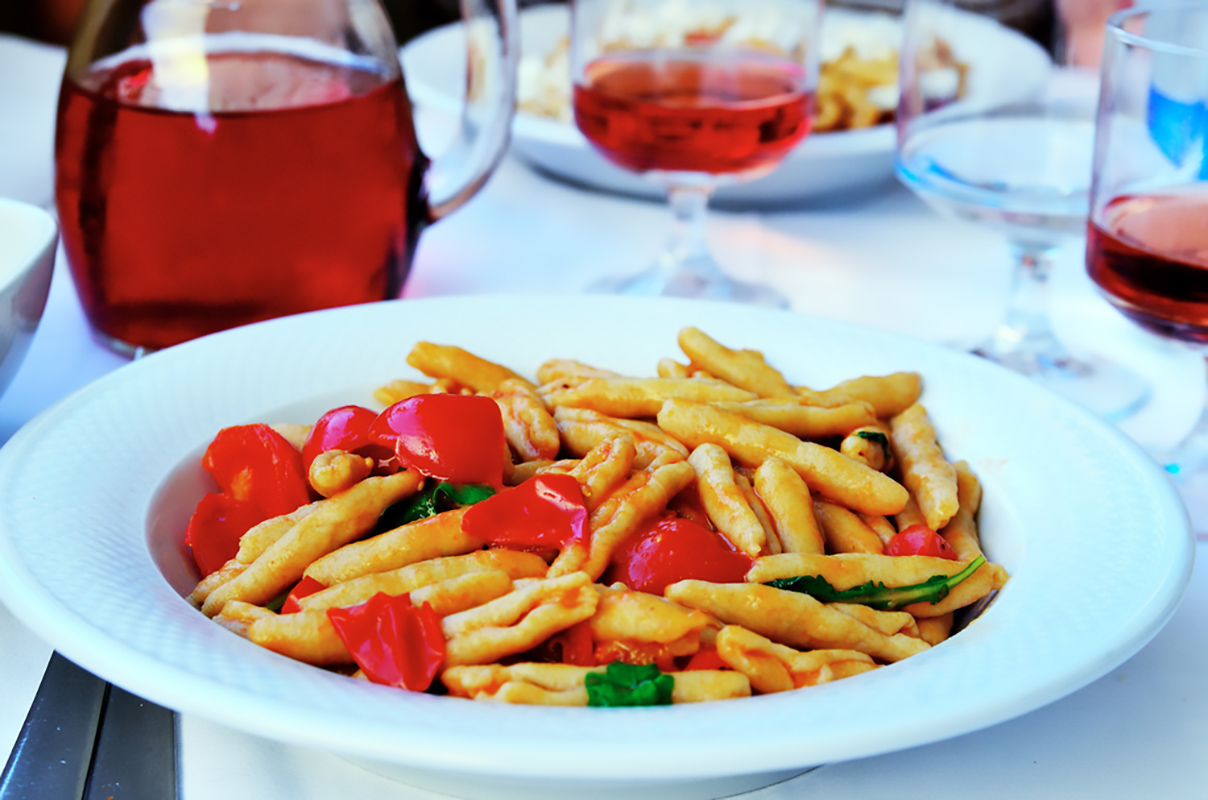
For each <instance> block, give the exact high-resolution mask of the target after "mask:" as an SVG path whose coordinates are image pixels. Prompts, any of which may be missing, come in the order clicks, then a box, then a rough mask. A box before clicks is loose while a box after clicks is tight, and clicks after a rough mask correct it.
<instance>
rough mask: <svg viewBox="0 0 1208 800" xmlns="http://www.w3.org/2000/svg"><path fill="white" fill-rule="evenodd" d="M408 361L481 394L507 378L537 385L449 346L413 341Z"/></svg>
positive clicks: (422, 370) (494, 364)
mask: <svg viewBox="0 0 1208 800" xmlns="http://www.w3.org/2000/svg"><path fill="white" fill-rule="evenodd" d="M407 363H408V364H410V365H411V366H413V367H415V368H416V369H418V370H419V371H420V372H422V373H424V374H425V375H427V376H428V377H429V378H438V379H440V378H443V379H446V380H453V381H457V382H458V383H460V384H462V385H464V386H468V387H470V388H471V389H473V390H474V391H476V392H479V393H482V394H490V393H491V392H494V391H495V390H497V389H498V388H499V385H500V384H501V383H503V382H504V381H506V380H509V379H512V380H517V381H520V382H522V383H524V384H527V385H528V386H529V387H530V388H534V389H535V388H536V387H535V386H533V385H532V383H530V382H529V381H526V380H525V379H524V378H522V377H521V376H520V375H517V374H516V373H515V372H512V371H511V370H510V369H508V368H507V367H504V366H501V365H499V364H496V363H495V362H493V361H487V360H486V359H485V358H480V357H478V356H476V355H474V354H473V353H471V352H469V351H467V350H463V349H462V348H460V347H454V346H452V345H443V344H433V343H431V342H416V343H415V346H414V347H412V348H411V352H410V353H408V354H407Z"/></svg>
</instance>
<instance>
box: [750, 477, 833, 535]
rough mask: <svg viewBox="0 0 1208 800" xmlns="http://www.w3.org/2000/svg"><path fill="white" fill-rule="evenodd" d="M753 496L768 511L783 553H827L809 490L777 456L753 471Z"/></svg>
mask: <svg viewBox="0 0 1208 800" xmlns="http://www.w3.org/2000/svg"><path fill="white" fill-rule="evenodd" d="M755 493H756V494H758V495H759V497H760V499H761V500H763V504H764V506H765V507H766V508H767V510H768V515H769V516H770V517H771V519H772V525H773V526H774V527H775V529H776V538H777V539H778V540H779V542H780V547H781V550H782V551H783V552H785V553H817V554H819V555H820V554H822V553H824V552H826V547H825V543H824V539H823V536H822V528H821V526H820V525H819V524H818V518H817V517H816V516H815V514H814V504H813V501H812V500H811V499H810V490H809V487H808V486H806V485H805V481H804V480H802V479H801V476H800V475H798V474H797V473H796V471H794V470H793V468H792V467H790V466H789V465H788V464H786V463H785V462H784V461H782V460H781V459H779V458H776V457H772V458H768V459H767V460H765V461H764V462H763V463H762V464H760V465H759V469H757V470H755Z"/></svg>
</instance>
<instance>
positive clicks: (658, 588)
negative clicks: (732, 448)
mask: <svg viewBox="0 0 1208 800" xmlns="http://www.w3.org/2000/svg"><path fill="white" fill-rule="evenodd" d="M752 563H753V562H752V560H751V558H750V557H748V556H747V555H746V554H744V553H741V552H739V551H738V550H737V549H735V547H734V546H733V545H732V544H730V542H728V541H727V540H726V538H725V537H724V536H722V535H721V534H719V533H714V532H713V531H711V530H709V529H708V528H705V527H703V526H702V525H699V524H697V523H695V522H692V521H691V520H687V519H683V518H681V517H659V518H655V519H654V520H652V521H651V522H650V523H648V524H647V525H646V526H645V527H643V528H641V529H639V530H638V531H637V532H636V533H634V534H633V535H632V536H630V537H629V538H628V539H626V540H625V541H624V542H623V543H622V544H621V546H620V547H619V548H618V549H617V552H616V553H615V554H614V555H613V559H612V564H610V565H609V567H608V570H607V571H606V572H605V575H604V579H603V581H602V582H603V583H611V582H613V581H621V582H622V583H624V584H625V585H626V586H628V587H629V588H631V589H636V590H638V591H640V592H650V593H651V594H657V595H661V594H662V593H663V589H665V588H667V586H668V585H670V584H672V583H675V582H676V581H682V580H687V579H689V578H695V579H698V580H705V581H712V582H714V583H738V582H741V581H742V580H743V579H744V578H745V577H746V574H747V571H748V570H749V569H750V568H751V564H752Z"/></svg>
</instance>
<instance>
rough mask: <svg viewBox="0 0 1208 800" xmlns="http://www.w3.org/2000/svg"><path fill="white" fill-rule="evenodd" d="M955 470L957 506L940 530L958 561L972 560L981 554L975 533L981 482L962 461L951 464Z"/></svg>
mask: <svg viewBox="0 0 1208 800" xmlns="http://www.w3.org/2000/svg"><path fill="white" fill-rule="evenodd" d="M953 467H954V469H955V470H956V495H957V500H958V501H959V507H958V508H957V510H956V514H954V515H953V517H952V519H950V520H949V521H948V524H947V525H945V526H944V527H943V528H942V529H941V530H940V531H939V534H940V536H943V537H944V541H946V542H948V544H950V545H952V551H953V552H954V553H955V554H956V557H957V559H959V560H960V561H972V560H973V559H975V558H977V557H978V556H980V555H983V553H982V549H981V541H980V538H979V536H978V533H977V521H976V520H977V510H978V508H980V506H981V484H979V483H978V482H977V476H975V475H974V474H973V471H972V470H971V469H969V465H968V464H967V463H965V462H964V461H958V462H956V463H955V464H954V465H953Z"/></svg>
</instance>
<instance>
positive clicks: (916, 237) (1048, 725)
mask: <svg viewBox="0 0 1208 800" xmlns="http://www.w3.org/2000/svg"><path fill="white" fill-rule="evenodd" d="M62 63H63V54H62V52H61V51H59V50H56V49H54V48H47V47H44V46H40V45H34V44H32V43H29V42H24V41H22V40H18V39H13V38H10V37H2V36H0V196H10V197H16V198H18V199H23V200H27V201H29V202H34V203H38V204H45V203H48V202H49V200H50V180H51V174H52V168H51V163H50V159H51V137H52V133H53V117H54V105H55V95H56V93H57V84H58V75H59V74H60V73H59V71H60V70H61V69H62ZM437 127H439V126H438V125H437V126H434V127H433V128H432V130H433V131H435V130H436V128H437ZM424 132H425V134H428V131H427V130H425V131H424ZM430 135H431V136H435V135H437V134H436V133H432V134H430ZM669 221H670V217H669V214H668V212H667V211H666V210H665V209H664V208H662V207H661V206H659V205H658V204H654V203H646V202H640V201H633V200H627V199H623V198H618V197H612V196H606V195H601V194H596V193H592V192H588V191H585V190H582V189H578V188H573V187H570V186H566V185H563V184H559V183H555V182H553V181H550V180H549V179H547V178H544V177H542V176H539V175H537V174H535V173H533V172H531V171H530V170H528V169H527V168H526V167H525V166H524V165H522V164H520V163H518V162H517V161H515V160H511V159H509V160H506V161H505V162H504V163H503V164H502V166H501V168H500V169H499V171H498V172H497V173H496V175H495V177H494V178H493V179H492V180H491V182H490V183H489V184H488V185H487V187H486V188H485V190H484V191H483V192H482V193H481V194H480V195H479V196H478V197H477V198H475V199H474V200H473V201H472V202H471V203H470V204H469V205H468V206H467V207H465V208H463V209H462V210H461V211H459V212H458V213H457V214H456V215H454V216H453V217H451V218H450V219H448V220H446V221H444V222H442V223H440V224H438V225H436V226H435V227H433V228H432V229H431V230H429V231H428V232H427V233H426V234H425V235H424V237H423V239H422V240H421V244H420V247H419V250H418V253H417V256H416V260H415V266H414V270H413V273H412V276H411V279H410V281H409V282H408V285H407V288H406V292H405V295H406V296H408V297H419V296H427V295H437V294H456V293H469V292H487V293H498V294H500V302H501V303H507V302H513V301H512V300H511V299H510V298H509V297H508V296H507V295H508V294H510V293H515V292H523V291H525V290H528V289H541V290H545V291H554V292H566V293H572V292H577V291H581V290H582V289H583V288H584V287H585V286H587V285H588V284H589V283H591V282H592V281H594V280H596V279H598V278H600V277H603V276H605V275H610V274H616V273H621V272H632V271H636V270H637V269H639V268H640V267H642V266H643V265H644V264H646V263H647V262H648V261H650V259H651V258H652V256H653V253H654V252H655V250H656V249H657V247H658V246H659V244H660V242H661V239H662V237H663V235H664V233H665V231H666V228H667V226H668V224H669ZM710 238H711V242H712V245H713V247H714V249H715V253H716V255H717V257H718V259H719V261H720V262H721V263H722V264H723V265H724V266H725V268H726V269H728V270H729V271H732V272H733V273H735V274H736V275H741V276H742V277H744V278H746V279H748V280H756V281H766V282H768V283H770V284H772V285H774V286H776V287H777V288H778V289H780V290H781V291H782V292H784V293H785V294H786V295H788V296H789V297H790V298H791V300H792V307H793V309H794V310H795V311H799V312H803V313H809V314H817V315H821V316H827V317H833V318H839V319H846V320H852V321H858V322H862V323H866V324H869V325H873V326H877V327H881V328H885V329H888V330H892V331H896V332H900V333H903V334H906V335H911V336H915V337H919V338H923V339H928V340H931V341H937V342H948V343H952V344H954V345H956V346H969V345H971V344H973V343H975V342H977V341H978V340H979V339H981V338H982V337H984V336H985V335H987V334H988V333H989V331H990V330H991V329H992V328H993V327H994V324H995V323H996V321H997V320H998V319H999V317H1000V316H1001V313H1002V310H1003V304H1004V300H1005V296H1006V288H1007V284H1008V280H1009V258H1008V255H1007V249H1006V245H1005V243H1004V242H1003V241H1002V239H1001V238H999V237H998V236H997V235H996V234H994V233H992V232H988V231H983V230H979V229H977V228H974V227H970V226H966V225H963V224H961V223H957V222H951V221H948V220H944V219H941V218H939V217H937V216H936V215H935V214H933V213H932V212H931V211H929V210H928V209H927V208H925V207H924V206H923V205H922V204H921V203H920V202H919V201H917V200H916V199H915V198H914V197H913V196H911V195H910V194H909V193H908V192H906V191H905V190H903V189H901V188H900V187H898V186H896V185H895V184H893V183H892V182H887V183H886V184H885V186H884V188H883V190H882V191H878V192H876V193H873V194H870V195H868V196H866V197H864V198H862V199H857V200H852V201H848V202H846V203H845V204H843V205H838V206H831V207H825V206H820V207H815V208H801V209H795V210H780V211H775V212H748V213H724V214H723V213H718V214H715V215H714V216H713V218H712V219H711V220H710ZM1080 253H1081V243H1080V242H1072V243H1071V244H1070V246H1069V247H1068V248H1067V249H1066V250H1065V251H1064V252H1063V254H1062V257H1061V260H1060V263H1059V267H1058V270H1057V274H1056V276H1055V278H1054V282H1053V283H1054V285H1053V295H1054V296H1053V316H1054V320H1055V323H1056V326H1057V330H1058V333H1059V335H1061V336H1062V337H1063V338H1064V339H1065V340H1066V341H1067V343H1068V344H1069V345H1070V346H1071V347H1072V348H1074V349H1076V350H1082V351H1086V352H1092V353H1095V352H1097V353H1102V354H1105V355H1110V357H1111V358H1114V359H1117V360H1119V361H1122V362H1124V363H1126V364H1127V365H1128V366H1130V367H1132V368H1133V369H1135V370H1137V371H1138V372H1140V373H1141V374H1142V375H1144V376H1145V377H1146V378H1147V379H1149V380H1150V381H1151V383H1152V385H1153V397H1152V400H1151V402H1150V404H1149V405H1148V406H1147V407H1146V408H1145V409H1144V410H1143V411H1142V412H1141V413H1139V414H1137V415H1136V416H1135V417H1133V418H1131V419H1129V420H1127V421H1126V422H1125V423H1123V424H1122V427H1123V428H1124V429H1125V431H1126V432H1128V433H1129V434H1130V435H1132V436H1133V437H1134V438H1135V439H1137V440H1138V441H1139V442H1141V443H1142V444H1144V445H1148V446H1161V445H1168V444H1171V443H1173V442H1174V441H1176V440H1177V439H1179V438H1180V437H1181V436H1182V435H1183V434H1184V433H1186V431H1187V430H1188V429H1189V428H1190V426H1191V425H1192V423H1193V422H1194V419H1195V417H1196V414H1197V413H1198V410H1199V407H1200V404H1201V403H1202V401H1203V395H1204V387H1203V371H1202V367H1201V365H1200V364H1199V362H1198V359H1196V358H1195V357H1194V356H1192V355H1191V354H1189V353H1186V352H1183V351H1181V350H1179V349H1178V348H1176V347H1174V346H1171V345H1168V344H1166V343H1164V342H1160V341H1157V340H1155V339H1153V338H1151V337H1148V336H1146V335H1145V334H1142V333H1141V332H1139V331H1138V330H1136V329H1134V328H1133V327H1132V326H1130V325H1129V324H1127V323H1126V322H1125V321H1124V320H1123V319H1121V318H1119V317H1118V315H1117V314H1116V313H1115V312H1113V311H1112V310H1111V309H1110V308H1108V307H1107V305H1106V304H1105V303H1104V302H1103V301H1102V300H1100V299H1099V298H1098V297H1097V296H1096V295H1095V293H1094V292H1093V290H1092V289H1091V286H1090V284H1089V282H1088V281H1087V279H1086V277H1085V276H1084V274H1083V272H1082V269H1081V264H1080ZM526 311H531V309H526ZM548 311H549V313H550V314H551V316H553V315H556V314H557V309H556V308H551V309H548ZM570 324H573V321H572V322H571V323H570ZM627 324H634V325H638V324H641V322H640V320H631V321H627ZM123 363H124V361H123V359H121V358H119V357H117V356H115V355H113V354H111V353H109V352H107V351H105V350H104V349H102V348H101V347H99V346H98V345H97V344H95V343H94V342H93V340H92V339H91V338H90V336H89V333H88V329H87V325H86V323H85V321H84V319H83V316H82V313H81V311H80V308H79V303H78V300H77V299H76V296H75V292H74V288H73V287H72V285H71V282H70V279H69V276H68V275H67V273H66V270H65V269H64V264H63V263H62V259H61V258H60V262H59V264H58V266H57V267H56V275H55V280H54V283H53V286H52V290H51V298H50V301H49V304H48V307H47V311H46V315H45V317H44V319H43V322H42V325H41V327H40V329H39V331H38V334H37V336H36V338H35V340H34V343H33V346H32V348H31V350H30V353H29V356H28V358H27V360H26V362H25V364H24V366H23V367H22V369H21V371H20V372H19V373H18V375H17V377H16V379H15V381H14V383H13V384H12V386H11V387H10V389H9V390H8V392H7V393H6V394H5V395H4V396H3V397H2V398H0V442H3V441H4V440H7V439H8V438H9V437H10V436H11V435H12V434H13V432H15V431H16V429H17V428H19V427H20V426H21V425H22V424H24V423H25V422H26V421H28V420H29V419H30V418H32V417H33V416H34V415H36V414H37V413H39V412H40V411H41V410H43V409H44V408H46V407H48V406H49V405H51V404H53V403H54V402H55V401H57V400H58V399H60V398H62V397H64V396H66V395H67V394H69V393H71V392H72V391H74V390H76V389H78V388H80V387H82V386H84V385H85V384H87V383H88V382H90V381H91V380H93V379H95V378H97V377H99V376H101V375H103V374H105V373H107V372H109V371H111V370H114V369H118V368H120V367H121V366H122V364H123ZM1071 479H1072V480H1073V479H1076V476H1071ZM1200 547H1201V548H1203V547H1204V545H1200ZM1055 613H1059V612H1055ZM49 655H50V647H49V646H48V645H47V644H45V643H44V642H42V641H41V640H40V639H39V638H38V637H37V636H36V634H34V633H33V632H31V631H29V630H28V629H26V628H24V627H23V626H22V625H21V624H20V623H18V622H17V621H16V620H15V619H13V617H12V616H11V615H10V614H9V613H8V612H7V611H6V610H5V609H4V608H3V607H2V606H0V684H2V685H3V686H4V687H5V689H4V692H3V693H2V694H0V752H4V753H7V752H8V751H9V750H10V749H11V747H12V743H13V742H14V741H15V739H16V736H17V733H18V731H19V729H20V726H21V723H22V721H23V719H24V717H25V713H26V710H27V709H28V706H29V703H30V701H31V699H32V697H33V694H34V692H35V690H36V689H37V685H38V681H39V680H40V678H41V674H42V669H43V668H44V666H45V664H46V660H47V658H48V657H49ZM1204 663H1208V567H1206V566H1203V565H1202V564H1201V565H1200V566H1198V567H1197V569H1196V572H1195V576H1194V577H1193V579H1192V584H1191V588H1190V591H1189V593H1188V595H1187V597H1186V599H1185V601H1184V602H1183V605H1182V607H1181V608H1180V610H1179V612H1178V613H1177V614H1176V616H1175V617H1174V619H1173V620H1172V621H1171V622H1170V624H1169V625H1168V626H1167V627H1166V628H1165V629H1164V630H1163V631H1162V632H1160V633H1159V634H1158V635H1157V637H1156V638H1155V639H1154V640H1153V642H1151V643H1150V644H1149V645H1148V646H1147V647H1146V648H1145V649H1144V650H1143V651H1141V652H1140V653H1139V654H1138V655H1136V656H1134V657H1133V658H1132V659H1131V660H1129V661H1127V662H1126V663H1124V664H1123V665H1122V666H1120V667H1119V668H1117V669H1115V670H1113V671H1112V672H1111V673H1110V674H1108V675H1107V676H1105V677H1103V678H1101V679H1099V680H1098V681H1096V682H1094V683H1092V684H1091V685H1089V686H1087V687H1086V688H1084V689H1082V690H1081V691H1078V692H1076V693H1074V694H1073V695H1070V696H1069V697H1067V698H1065V699H1063V700H1061V701H1059V702H1057V703H1054V704H1052V705H1050V706H1047V707H1045V708H1042V709H1040V710H1038V711H1034V712H1032V713H1030V714H1027V715H1024V716H1022V717H1019V718H1017V719H1015V720H1013V721H1010V722H1007V723H1003V724H1001V725H997V726H995V727H992V728H989V729H987V730H984V731H980V732H977V733H973V734H969V735H966V736H962V737H958V738H956V739H952V740H949V741H945V742H940V743H937V744H933V745H929V746H926V747H921V748H916V749H912V750H908V751H903V752H898V753H892V754H888V755H883V756H879V757H875V758H869V759H864V760H861V761H856V762H849V763H844V764H835V765H828V766H825V767H823V768H821V769H818V770H815V771H813V772H811V773H808V774H806V775H803V776H801V777H798V778H796V779H794V780H792V781H790V782H788V783H785V784H781V785H779V786H775V787H770V788H767V789H763V790H760V791H758V792H755V793H752V794H751V795H749V797H751V798H766V799H768V800H770V799H771V798H791V797H799V796H804V795H806V794H807V793H808V794H809V796H811V797H812V798H816V800H830V799H832V798H833V799H835V800H839V798H854V797H874V796H876V797H893V798H903V799H905V798H914V797H918V798H924V797H925V798H928V800H947V799H948V798H951V799H952V800H957V798H960V800H964V798H967V797H970V796H972V797H978V798H1004V800H1005V799H1006V798H1011V800H1015V798H1018V797H1046V798H1047V797H1054V798H1056V797H1060V798H1096V800H1103V799H1105V798H1129V799H1131V798H1139V797H1165V796H1183V797H1198V796H1203V794H1204V793H1205V789H1204V787H1205V786H1208V759H1205V758H1204V757H1203V754H1204V753H1208V687H1206V684H1205V681H1204V679H1203V678H1202V675H1201V672H1202V668H1201V665H1202V664H1204ZM180 766H181V784H182V796H183V798H185V800H210V799H211V798H213V800H243V799H244V798H246V799H247V800H307V799H308V798H329V797H357V798H362V800H376V799H377V798H383V799H384V798H426V797H436V795H433V794H430V793H427V792H424V791H421V790H418V789H412V788H410V787H407V786H403V785H400V784H397V783H393V782H391V781H388V780H386V779H384V778H380V777H378V776H376V775H372V774H370V773H368V772H365V771H363V770H362V769H360V768H358V767H356V766H353V765H351V764H349V763H347V762H345V761H343V760H341V759H340V758H338V757H336V756H333V755H330V754H326V753H318V752H312V751H307V750H303V749H300V748H296V747H291V746H287V745H282V744H278V743H275V742H271V741H266V740H262V739H258V738H256V737H252V736H248V735H245V734H243V733H240V732H237V731H233V730H229V729H226V728H222V727H220V726H216V725H214V724H212V723H209V722H207V721H205V720H204V719H201V718H198V717H192V716H185V717H183V718H182V719H181V754H180Z"/></svg>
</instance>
